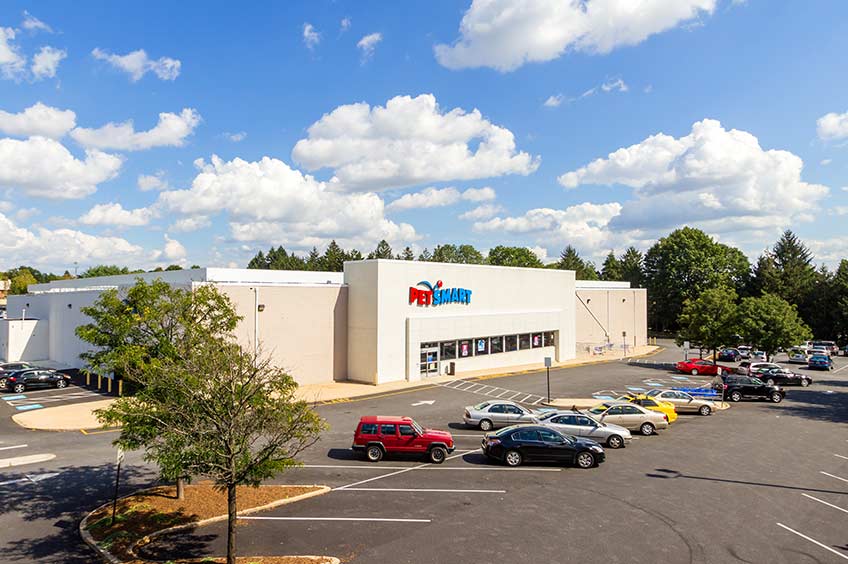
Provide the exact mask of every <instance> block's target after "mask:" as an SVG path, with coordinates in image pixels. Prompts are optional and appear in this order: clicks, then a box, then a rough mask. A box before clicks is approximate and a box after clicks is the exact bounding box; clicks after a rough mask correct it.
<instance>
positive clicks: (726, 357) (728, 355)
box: [718, 349, 742, 362]
mask: <svg viewBox="0 0 848 564" xmlns="http://www.w3.org/2000/svg"><path fill="white" fill-rule="evenodd" d="M741 358H742V354H741V353H740V352H739V351H737V350H736V349H721V350H720V351H718V360H720V361H723V362H727V361H730V362H737V361H738V360H739V359H741Z"/></svg>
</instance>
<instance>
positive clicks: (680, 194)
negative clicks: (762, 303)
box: [559, 119, 828, 232]
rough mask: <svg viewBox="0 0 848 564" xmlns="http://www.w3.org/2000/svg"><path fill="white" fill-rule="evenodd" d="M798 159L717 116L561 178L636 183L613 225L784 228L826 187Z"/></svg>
mask: <svg viewBox="0 0 848 564" xmlns="http://www.w3.org/2000/svg"><path fill="white" fill-rule="evenodd" d="M803 164H804V163H803V161H802V160H801V159H800V158H799V157H798V156H796V155H794V154H792V153H790V152H788V151H780V150H773V149H772V150H763V149H762V148H761V147H760V145H759V142H758V141H757V138H756V137H754V136H753V135H752V134H750V133H748V132H745V131H739V130H736V129H731V130H725V129H724V128H723V127H722V125H721V124H720V123H719V122H718V121H715V120H710V119H705V120H703V121H700V122H697V123H695V124H694V125H693V126H692V131H691V133H690V134H689V135H686V136H684V137H680V138H674V137H671V136H670V135H665V134H663V133H659V134H657V135H653V136H651V137H648V138H647V139H645V140H644V141H642V142H641V143H637V144H636V145H632V146H630V147H625V148H622V149H618V150H617V151H615V152H613V153H610V155H609V156H608V157H607V158H606V159H597V160H595V161H593V162H591V163H589V164H588V165H586V166H584V167H581V168H579V169H577V170H575V171H571V172H567V173H565V174H563V175H562V176H560V177H559V182H560V184H562V185H563V186H564V187H566V188H575V187H577V186H580V185H586V184H597V185H611V184H621V185H624V186H628V187H630V188H632V189H633V194H634V196H635V199H633V200H630V201H627V202H626V203H625V204H624V206H623V208H622V210H621V215H620V216H619V217H616V218H615V219H614V220H613V221H612V222H611V227H612V228H614V229H618V230H627V229H642V228H644V229H648V228H650V229H668V228H672V227H676V226H678V225H682V224H687V225H690V226H694V227H700V228H702V229H705V230H708V231H711V232H729V231H739V230H751V229H766V228H774V229H779V228H781V227H787V226H790V225H792V224H793V222H796V221H805V220H808V219H809V218H810V216H809V214H810V211H811V210H814V209H815V207H816V205H817V203H818V201H819V200H820V199H822V198H823V197H824V196H825V195H826V194H827V193H828V189H827V187H825V186H822V185H819V184H810V183H807V182H804V181H803V180H801V170H802V168H803Z"/></svg>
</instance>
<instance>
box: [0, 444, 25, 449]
mask: <svg viewBox="0 0 848 564" xmlns="http://www.w3.org/2000/svg"><path fill="white" fill-rule="evenodd" d="M27 446H29V445H15V446H7V447H0V450H11V449H13V448H25V447H27Z"/></svg>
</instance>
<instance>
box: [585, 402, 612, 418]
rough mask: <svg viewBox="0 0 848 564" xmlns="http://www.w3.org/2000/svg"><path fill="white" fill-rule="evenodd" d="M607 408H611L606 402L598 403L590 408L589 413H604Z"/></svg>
mask: <svg viewBox="0 0 848 564" xmlns="http://www.w3.org/2000/svg"><path fill="white" fill-rule="evenodd" d="M607 409H609V406H608V405H607V404H605V403H602V404H601V405H596V406H595V407H593V408H592V409H590V410H589V413H595V414H598V415H600V414H601V413H603V412H604V411H606V410H607Z"/></svg>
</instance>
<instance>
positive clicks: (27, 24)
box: [21, 10, 53, 33]
mask: <svg viewBox="0 0 848 564" xmlns="http://www.w3.org/2000/svg"><path fill="white" fill-rule="evenodd" d="M21 27H22V28H24V29H25V30H27V31H45V32H47V33H53V28H51V27H50V26H49V25H47V24H46V23H44V22H43V21H41V20H40V19H38V18H36V17H35V16H33V15H32V14H30V13H29V12H27V11H26V10H24V21H23V22H21Z"/></svg>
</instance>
